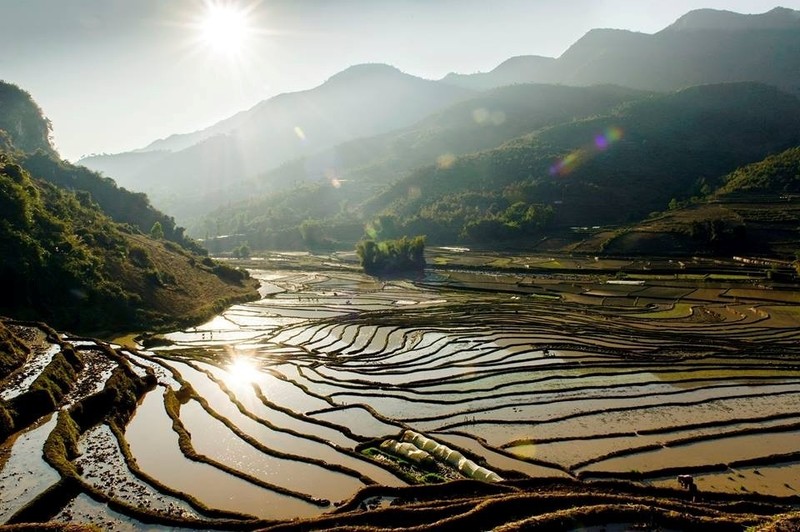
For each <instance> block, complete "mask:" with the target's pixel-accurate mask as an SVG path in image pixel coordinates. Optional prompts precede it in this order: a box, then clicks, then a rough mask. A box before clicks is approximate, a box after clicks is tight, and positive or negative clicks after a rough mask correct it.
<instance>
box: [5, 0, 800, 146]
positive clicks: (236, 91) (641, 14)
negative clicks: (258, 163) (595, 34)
mask: <svg viewBox="0 0 800 532" xmlns="http://www.w3.org/2000/svg"><path fill="white" fill-rule="evenodd" d="M210 4H215V5H231V6H234V8H236V9H239V10H240V11H244V12H246V13H247V15H246V24H247V26H248V28H249V29H248V30H247V31H246V32H239V33H240V34H243V35H244V37H243V38H242V39H241V41H242V42H241V43H240V46H241V49H240V51H239V52H238V53H234V52H228V51H225V50H224V48H225V43H224V42H223V43H220V42H218V41H219V40H222V41H232V40H235V41H238V40H239V36H225V33H224V31H223V33H222V37H220V34H214V35H216V36H215V37H206V36H207V35H208V32H209V31H211V32H212V33H213V30H208V28H207V27H206V26H203V21H204V20H205V14H206V13H207V12H208V9H209V5H210ZM776 5H782V6H784V7H789V8H793V9H800V0H782V1H780V2H778V3H773V2H772V1H768V0H670V1H664V0H569V1H567V0H262V1H258V0H240V1H236V0H0V79H2V80H5V81H9V82H12V83H15V84H17V85H19V86H20V87H22V88H23V89H25V90H27V91H28V92H30V93H31V94H32V95H33V97H34V99H36V101H37V102H38V103H39V105H40V106H41V107H42V108H43V109H44V111H45V114H46V115H47V116H48V117H49V118H50V119H51V120H52V121H53V124H54V132H55V140H56V144H57V147H58V149H59V150H60V152H61V154H62V155H63V156H65V157H67V158H69V159H73V160H74V159H77V158H78V157H80V156H81V155H84V154H89V153H100V152H119V151H125V150H129V149H135V148H140V147H143V146H145V145H146V144H149V143H150V142H151V141H153V140H155V139H157V138H160V137H165V136H168V135H169V134H172V133H183V132H189V131H193V130H196V129H201V128H203V127H206V126H209V125H211V124H213V123H214V122H216V121H218V120H220V119H223V118H226V117H228V116H230V115H232V114H234V113H235V112H237V111H240V110H244V109H247V108H249V107H251V106H253V105H254V104H256V103H257V102H259V101H261V100H263V99H266V98H269V97H270V96H274V95H276V94H279V93H281V92H289V91H296V90H303V89H308V88H312V87H314V86H316V85H319V84H320V83H322V82H324V81H325V80H326V79H327V78H328V77H330V76H331V75H333V74H335V73H336V72H338V71H340V70H343V69H344V68H346V67H348V66H350V65H353V64H358V63H366V62H380V63H389V64H392V65H394V66H396V67H398V68H399V69H401V70H403V71H404V72H408V73H410V74H414V75H417V76H421V77H425V78H430V79H438V78H441V77H443V76H444V75H445V74H447V73H448V72H461V73H470V72H476V71H486V70H491V69H492V68H494V67H495V66H497V65H498V64H499V63H501V62H502V61H504V60H505V59H508V58H509V57H512V56H515V55H525V54H533V55H546V56H551V57H557V56H559V55H561V54H562V53H563V52H564V51H565V50H566V49H567V48H568V47H569V46H570V45H571V44H572V43H573V42H575V41H576V40H577V39H579V38H580V37H581V36H582V35H583V34H584V33H586V32H587V31H588V30H590V29H592V28H598V27H601V28H621V29H630V30H634V31H641V32H645V33H654V32H657V31H659V30H661V29H663V28H664V27H666V26H668V25H669V24H671V23H672V22H673V21H674V20H675V19H677V18H678V17H679V16H681V15H682V14H684V13H686V12H687V11H690V10H692V9H697V8H701V7H711V8H716V9H728V10H731V11H738V12H741V13H762V12H764V11H768V10H769V9H771V8H773V7H775V6H776ZM204 28H205V29H204ZM215 39H216V42H215ZM220 48H222V49H220Z"/></svg>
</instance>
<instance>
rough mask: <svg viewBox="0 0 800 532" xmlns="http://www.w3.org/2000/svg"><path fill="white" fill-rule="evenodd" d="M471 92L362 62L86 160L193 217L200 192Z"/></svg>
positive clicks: (218, 195)
mask: <svg viewBox="0 0 800 532" xmlns="http://www.w3.org/2000/svg"><path fill="white" fill-rule="evenodd" d="M469 94H470V91H468V90H465V89H462V88H458V87H454V86H451V85H447V84H442V83H438V82H434V81H428V80H424V79H421V78H417V77H414V76H410V75H408V74H404V73H402V72H400V71H399V70H397V69H396V68H394V67H390V66H387V65H380V64H368V65H359V66H354V67H351V68H349V69H347V70H345V71H343V72H340V73H339V74H336V75H335V76H333V77H331V78H330V79H329V80H327V81H326V82H325V83H323V84H322V85H320V86H319V87H316V88H314V89H311V90H308V91H303V92H296V93H290V94H282V95H279V96H276V97H274V98H270V99H269V100H266V101H264V102H261V103H259V104H258V105H256V106H255V107H253V108H252V109H250V110H248V111H246V112H243V113H239V114H237V115H235V116H233V117H231V118H230V119H227V120H224V121H222V122H220V123H218V124H215V125H213V126H211V127H210V128H208V129H206V130H203V131H200V132H196V133H192V134H189V135H181V136H173V137H170V138H168V139H165V140H164V141H161V142H156V143H153V144H151V145H150V146H149V147H148V149H149V150H159V152H158V153H157V154H152V151H148V152H144V153H148V154H150V155H144V153H136V154H123V155H122V156H108V155H106V156H100V157H89V158H85V159H82V160H81V161H80V164H83V165H85V166H87V167H89V168H92V169H96V170H98V171H108V172H109V173H108V175H109V176H110V177H113V178H114V179H115V180H116V181H117V182H119V183H120V184H122V185H123V186H126V187H130V188H132V189H135V190H139V191H144V192H147V193H148V194H149V195H150V196H151V197H152V198H153V201H154V202H155V203H156V204H157V205H159V206H160V207H162V208H167V209H169V210H170V211H171V212H173V213H174V214H175V215H176V216H179V217H189V216H191V215H192V214H195V215H196V214H197V212H196V211H197V209H192V208H191V207H190V208H188V209H187V205H190V204H191V203H192V202H194V201H198V200H202V195H206V196H209V197H211V198H213V199H214V200H216V201H217V202H220V203H224V202H225V201H226V200H227V199H228V194H229V193H230V191H231V190H232V189H233V188H234V187H235V186H236V183H237V182H240V181H242V180H245V179H248V178H252V177H254V176H256V175H259V174H261V173H263V172H265V171H267V170H269V169H271V168H275V167H278V166H279V165H281V164H283V163H285V162H287V161H289V160H291V159H294V158H296V157H299V156H302V155H306V154H311V153H314V152H317V151H319V150H322V149H325V148H328V147H330V146H334V145H336V144H340V143H342V142H345V141H348V140H352V139H355V138H358V137H363V136H372V135H376V134H379V133H383V132H387V131H391V130H393V129H397V128H400V127H404V126H407V125H410V124H413V123H414V122H416V121H418V120H420V119H421V118H423V117H425V116H427V115H429V114H430V113H432V112H434V111H436V110H438V109H441V108H442V107H445V106H447V105H449V104H451V103H454V102H455V101H458V100H460V99H462V98H464V97H466V96H468V95H469ZM170 150H177V151H170ZM127 162H130V164H126V163H127ZM140 163H141V164H140ZM111 172H114V173H111ZM217 204H219V203H217Z"/></svg>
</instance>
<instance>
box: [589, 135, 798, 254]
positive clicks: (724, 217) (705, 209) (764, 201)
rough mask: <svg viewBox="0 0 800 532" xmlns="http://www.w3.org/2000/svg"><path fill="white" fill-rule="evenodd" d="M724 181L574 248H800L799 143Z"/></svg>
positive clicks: (744, 251)
mask: <svg viewBox="0 0 800 532" xmlns="http://www.w3.org/2000/svg"><path fill="white" fill-rule="evenodd" d="M721 182H722V185H721V186H720V187H719V188H718V189H717V190H714V191H712V192H710V193H708V194H705V195H702V194H701V195H698V196H697V197H695V198H691V199H690V201H683V202H673V203H672V204H671V207H672V208H670V209H669V210H667V211H665V212H663V213H659V214H658V215H657V216H653V217H652V218H651V219H649V220H646V221H644V222H641V223H637V224H633V225H632V226H630V227H625V228H623V229H621V230H616V231H600V232H598V233H597V234H595V235H593V236H591V237H590V238H588V239H587V240H586V241H584V242H581V243H580V244H579V245H577V246H575V247H574V248H573V249H574V250H575V251H580V252H588V253H600V252H605V253H610V254H625V255H631V254H643V255H644V254H658V255H665V254H672V255H679V256H688V255H697V254H700V255H703V254H706V255H707V254H740V255H742V254H756V255H762V256H775V255H778V256H780V257H783V258H785V259H787V260H792V259H794V258H795V257H797V256H798V252H800V148H798V147H795V148H790V149H788V150H786V151H784V152H781V153H779V154H776V155H771V156H769V157H767V158H765V159H764V160H763V161H759V162H756V163H753V164H749V165H747V166H744V167H742V168H739V169H737V170H735V171H734V172H732V173H730V174H728V175H727V176H725V177H724V178H723V179H722V180H721Z"/></svg>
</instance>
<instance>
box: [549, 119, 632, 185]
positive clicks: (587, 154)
mask: <svg viewBox="0 0 800 532" xmlns="http://www.w3.org/2000/svg"><path fill="white" fill-rule="evenodd" d="M622 136H623V132H622V129H620V128H618V127H617V126H611V127H609V128H608V129H606V130H605V131H603V132H602V133H598V134H597V135H595V137H594V141H593V142H592V143H591V144H589V145H587V146H584V147H582V148H578V149H577V150H575V151H573V152H571V153H569V154H568V155H567V156H566V157H564V158H563V159H561V160H559V161H556V162H555V163H553V165H552V166H551V167H550V175H560V176H563V175H567V174H569V173H571V172H572V171H573V170H575V168H577V167H578V166H580V165H581V164H582V163H583V162H585V161H586V160H588V159H590V158H591V157H593V156H594V155H595V154H597V153H598V152H603V151H606V150H607V149H608V148H610V147H611V146H612V145H613V144H615V143H616V142H618V141H619V140H620V139H621V138H622Z"/></svg>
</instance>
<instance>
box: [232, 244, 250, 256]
mask: <svg viewBox="0 0 800 532" xmlns="http://www.w3.org/2000/svg"><path fill="white" fill-rule="evenodd" d="M233 256H234V257H236V258H237V259H249V258H250V246H248V245H247V244H242V245H241V246H239V247H238V248H236V249H234V250H233Z"/></svg>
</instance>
